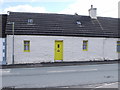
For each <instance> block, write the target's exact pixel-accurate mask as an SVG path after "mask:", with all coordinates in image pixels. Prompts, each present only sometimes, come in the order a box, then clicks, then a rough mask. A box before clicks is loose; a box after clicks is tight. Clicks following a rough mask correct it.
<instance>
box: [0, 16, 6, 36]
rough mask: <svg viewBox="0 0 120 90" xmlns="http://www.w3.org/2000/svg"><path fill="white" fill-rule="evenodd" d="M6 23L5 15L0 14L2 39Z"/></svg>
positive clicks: (0, 34)
mask: <svg viewBox="0 0 120 90" xmlns="http://www.w3.org/2000/svg"><path fill="white" fill-rule="evenodd" d="M6 21H7V15H6V14H0V38H1V37H2V38H4V37H5V36H6V35H5V29H6Z"/></svg>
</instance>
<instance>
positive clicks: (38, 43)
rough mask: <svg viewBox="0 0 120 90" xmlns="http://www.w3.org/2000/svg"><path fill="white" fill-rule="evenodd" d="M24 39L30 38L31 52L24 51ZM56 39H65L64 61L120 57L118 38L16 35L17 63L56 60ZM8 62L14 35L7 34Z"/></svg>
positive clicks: (9, 62)
mask: <svg viewBox="0 0 120 90" xmlns="http://www.w3.org/2000/svg"><path fill="white" fill-rule="evenodd" d="M24 40H30V52H24V50H23V46H24V45H23V41H24ZM55 40H63V46H64V50H63V51H64V53H63V56H64V58H63V61H90V60H104V59H109V60H114V59H118V53H117V52H116V42H117V40H118V39H117V38H91V37H63V36H27V35H24V36H23V35H15V43H14V44H15V63H16V64H18V63H39V62H54V43H55ZM83 40H88V51H83V50H82V43H83ZM103 49H104V50H103ZM7 62H8V64H11V63H12V35H8V36H7Z"/></svg>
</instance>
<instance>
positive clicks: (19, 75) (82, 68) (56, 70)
mask: <svg viewBox="0 0 120 90" xmlns="http://www.w3.org/2000/svg"><path fill="white" fill-rule="evenodd" d="M1 72H2V75H1V76H0V77H2V87H15V88H46V87H77V88H78V86H79V88H80V87H82V88H84V87H89V86H90V85H91V87H94V86H95V87H97V88H99V85H100V86H101V85H102V84H103V83H104V85H105V83H107V84H109V83H116V82H118V64H97V65H76V66H57V67H55V66H54V67H37V68H10V69H3V70H2V69H1ZM108 86H109V85H108ZM106 88H107V87H106ZM108 88H118V85H117V84H115V85H114V86H113V87H108Z"/></svg>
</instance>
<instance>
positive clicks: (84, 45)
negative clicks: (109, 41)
mask: <svg viewBox="0 0 120 90" xmlns="http://www.w3.org/2000/svg"><path fill="white" fill-rule="evenodd" d="M87 46H88V41H83V50H85V51H87Z"/></svg>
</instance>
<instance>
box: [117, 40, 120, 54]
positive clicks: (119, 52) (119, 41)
mask: <svg viewBox="0 0 120 90" xmlns="http://www.w3.org/2000/svg"><path fill="white" fill-rule="evenodd" d="M118 43H119V44H118ZM118 46H120V41H117V48H118ZM117 52H118V50H117ZM118 53H120V52H118Z"/></svg>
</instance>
